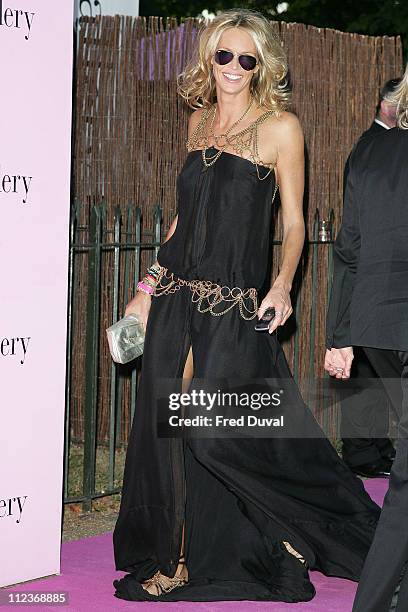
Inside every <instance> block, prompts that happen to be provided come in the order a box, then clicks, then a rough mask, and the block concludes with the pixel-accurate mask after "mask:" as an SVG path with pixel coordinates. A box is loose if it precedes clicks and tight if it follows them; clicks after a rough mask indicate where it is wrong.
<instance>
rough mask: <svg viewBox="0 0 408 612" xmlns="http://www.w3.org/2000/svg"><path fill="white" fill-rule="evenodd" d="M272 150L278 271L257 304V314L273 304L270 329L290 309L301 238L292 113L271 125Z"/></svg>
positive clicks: (300, 142)
mask: <svg viewBox="0 0 408 612" xmlns="http://www.w3.org/2000/svg"><path fill="white" fill-rule="evenodd" d="M272 130H273V136H272V134H271V138H273V141H274V143H275V144H274V147H275V154H276V155H277V165H276V170H277V179H278V183H279V190H280V199H281V204H282V220H283V240H282V257H281V265H280V270H279V274H278V276H277V277H276V279H275V280H273V279H271V289H270V290H269V292H268V293H267V295H266V296H265V298H264V300H263V301H262V304H261V306H260V307H259V311H258V317H259V318H261V317H262V315H263V313H264V312H265V310H266V309H267V308H269V307H270V306H273V307H274V308H275V311H276V317H275V319H274V320H273V322H271V325H270V328H269V331H270V333H272V332H273V331H274V330H275V329H276V328H277V327H278V325H283V324H284V323H285V322H286V321H287V319H288V318H289V316H290V315H291V314H292V312H293V309H292V305H291V300H290V291H291V289H292V282H293V277H294V275H295V272H296V268H297V266H298V264H299V260H300V256H301V254H302V249H303V244H304V239H305V224H304V219H303V192H304V138H303V132H302V128H301V126H300V123H299V121H298V119H297V117H296V116H295V115H293V114H292V113H283V115H282V117H281V118H280V119H278V120H277V121H276V122H274V124H273V126H272Z"/></svg>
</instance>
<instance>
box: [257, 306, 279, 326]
mask: <svg viewBox="0 0 408 612" xmlns="http://www.w3.org/2000/svg"><path fill="white" fill-rule="evenodd" d="M274 318H275V309H274V308H273V306H272V307H271V308H267V309H266V310H265V312H264V313H263V316H262V318H261V319H259V321H258V323H257V324H256V325H255V330H256V331H266V330H267V329H269V323H270V322H271V321H272V319H274Z"/></svg>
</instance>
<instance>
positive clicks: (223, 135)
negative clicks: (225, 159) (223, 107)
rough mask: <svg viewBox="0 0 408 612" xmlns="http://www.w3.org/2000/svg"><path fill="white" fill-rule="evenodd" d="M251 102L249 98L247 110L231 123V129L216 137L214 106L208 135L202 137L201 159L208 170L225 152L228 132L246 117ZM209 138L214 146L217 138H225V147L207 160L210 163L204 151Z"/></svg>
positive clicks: (215, 111)
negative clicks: (212, 139)
mask: <svg viewBox="0 0 408 612" xmlns="http://www.w3.org/2000/svg"><path fill="white" fill-rule="evenodd" d="M253 101H254V99H253V98H252V97H251V101H250V103H249V106H248V108H247V109H246V110H245V111H244V113H243V114H242V115H241V117H240V118H239V119H238V120H237V121H235V123H233V124H232V125H231V127H230V128H228V130H227V131H226V132H225V133H224V134H218V135H215V134H214V130H213V125H214V121H215V115H216V114H217V109H216V107H215V105H214V106H213V109H214V112H213V116H212V118H211V121H210V127H209V133H208V135H205V136H204V148H203V149H202V151H201V155H202V158H203V162H204V165H205V166H206V167H207V168H209V167H210V166H212V165H213V164H215V162H216V161H217V159H218V158H219V157H220V155H221V154H222V153H223V152H224V151H225V149H226V148H227V147H228V145H229V141H228V136H229V134H230V132H232V130H233V129H234V127H236V126H237V125H238V123H239V122H240V121H242V119H243V118H244V117H245V116H246V115H247V113H248V112H249V109H250V108H251V106H252V103H253ZM210 136H212V137H213V138H214V142H215V144H216V145H217V146H218V139H219V138H225V145H224V147H223V148H221V149H219V150H218V151H217V153H216V154H215V155H213V156H212V157H210V158H209V159H210V160H211V161H210V162H208V161H207V156H206V151H207V149H208V148H209V145H208V139H209V137H210ZM231 138H234V134H233V135H232V136H231Z"/></svg>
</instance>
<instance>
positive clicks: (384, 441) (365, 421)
mask: <svg viewBox="0 0 408 612" xmlns="http://www.w3.org/2000/svg"><path fill="white" fill-rule="evenodd" d="M376 376H377V373H376V371H375V369H374V368H373V366H372V365H371V363H370V362H369V360H368V358H367V356H366V355H365V353H364V351H363V349H362V348H360V347H356V348H355V349H354V360H353V365H352V368H351V378H352V379H353V384H354V393H353V394H352V395H350V397H348V398H347V400H344V401H342V403H341V432H340V435H341V438H342V442H343V448H342V456H343V460H344V461H345V463H347V465H349V466H350V467H358V466H362V465H366V464H373V463H377V462H378V461H381V459H389V458H392V457H393V456H394V454H395V453H394V447H393V445H392V442H391V440H390V439H389V438H388V428H389V407H390V406H389V400H388V398H387V395H386V393H385V391H384V390H383V389H382V387H381V385H378V386H376V387H375V388H373V387H372V385H367V384H366V381H368V380H369V379H371V380H372V379H375V378H376Z"/></svg>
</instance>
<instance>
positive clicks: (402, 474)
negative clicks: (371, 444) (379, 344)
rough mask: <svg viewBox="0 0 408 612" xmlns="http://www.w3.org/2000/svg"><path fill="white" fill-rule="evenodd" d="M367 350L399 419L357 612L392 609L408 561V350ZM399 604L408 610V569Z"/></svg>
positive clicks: (399, 611)
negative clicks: (384, 493) (393, 457)
mask: <svg viewBox="0 0 408 612" xmlns="http://www.w3.org/2000/svg"><path fill="white" fill-rule="evenodd" d="M364 351H365V353H366V355H367V357H368V358H369V360H370V362H371V363H372V365H373V367H374V368H375V370H376V372H377V373H378V375H379V376H380V377H381V381H382V383H383V384H384V387H385V389H386V391H387V394H388V395H389V397H390V400H391V401H392V403H393V405H394V407H395V408H396V409H397V410H398V412H399V424H398V438H397V441H396V457H395V460H394V463H393V466H392V469H391V476H390V480H389V488H388V492H387V494H386V497H385V500H384V505H383V509H382V512H381V516H380V520H379V522H378V526H377V530H376V533H375V536H374V540H373V543H372V545H371V548H370V550H369V553H368V555H367V559H366V562H365V564H364V568H363V571H362V575H361V579H360V583H359V585H358V589H357V594H356V598H355V601H354V605H353V612H388V610H389V609H390V605H391V601H392V598H393V594H394V591H395V589H396V587H397V585H398V582H399V580H400V577H401V574H402V570H403V568H404V565H405V563H406V562H407V561H408V352H405V351H392V350H385V349H375V348H364ZM396 383H397V384H396ZM399 401H400V405H399V406H398V402H399ZM395 609H396V611H397V612H407V611H408V571H406V572H405V574H403V577H402V581H401V584H400V591H399V596H398V603H397V606H396V608H395Z"/></svg>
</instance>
